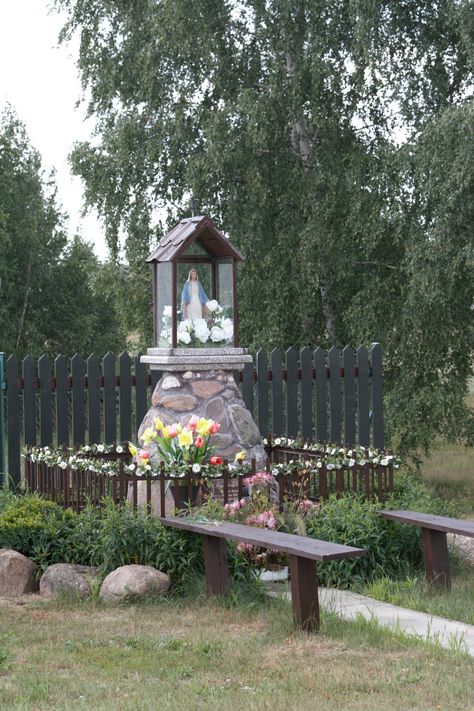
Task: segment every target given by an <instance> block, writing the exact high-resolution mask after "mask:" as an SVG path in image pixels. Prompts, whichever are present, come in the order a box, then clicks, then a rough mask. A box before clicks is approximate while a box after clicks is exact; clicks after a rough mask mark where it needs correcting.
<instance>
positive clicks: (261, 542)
mask: <svg viewBox="0 0 474 711" xmlns="http://www.w3.org/2000/svg"><path fill="white" fill-rule="evenodd" d="M160 521H161V522H162V523H163V524H164V525H165V526H171V527H173V528H181V529H183V530H185V531H190V532H192V533H200V534H201V535H208V536H213V537H216V538H226V539H228V540H232V541H242V542H243V543H251V544H252V545H254V546H262V547H263V548H273V549H274V550H278V551H282V552H283V553H289V554H290V555H295V556H298V557H300V558H309V559H311V560H316V561H319V562H324V561H327V560H341V559H344V558H357V557H361V556H364V555H365V554H366V550H365V549H364V548H353V547H352V546H345V545H341V544H339V543H330V542H328V541H320V540H316V539H315V538H308V537H306V536H296V535H294V534H292V533H282V532H281V531H271V530H269V529H267V528H255V527H254V526H246V525H243V524H241V523H230V522H228V521H216V522H215V523H198V522H196V521H189V520H187V519H186V518H174V517H173V518H161V519H160Z"/></svg>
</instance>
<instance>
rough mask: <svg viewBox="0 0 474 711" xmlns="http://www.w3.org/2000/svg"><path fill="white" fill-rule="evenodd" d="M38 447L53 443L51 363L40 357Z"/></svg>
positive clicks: (43, 356) (47, 359)
mask: <svg viewBox="0 0 474 711" xmlns="http://www.w3.org/2000/svg"><path fill="white" fill-rule="evenodd" d="M38 377H39V413H40V446H41V447H46V446H49V445H51V444H52V443H53V408H52V404H53V396H52V389H51V362H50V360H49V358H47V357H46V356H45V355H42V356H41V358H40V359H39V361H38Z"/></svg>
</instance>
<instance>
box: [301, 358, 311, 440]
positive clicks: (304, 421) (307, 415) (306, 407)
mask: <svg viewBox="0 0 474 711" xmlns="http://www.w3.org/2000/svg"><path fill="white" fill-rule="evenodd" d="M300 366H301V435H302V437H303V439H308V440H309V439H311V438H312V436H313V362H312V357H311V351H310V349H309V348H308V347H307V346H305V347H304V348H302V349H301V352H300Z"/></svg>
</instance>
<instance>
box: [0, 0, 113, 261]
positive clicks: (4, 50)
mask: <svg viewBox="0 0 474 711" xmlns="http://www.w3.org/2000/svg"><path fill="white" fill-rule="evenodd" d="M48 4H49V0H0V111H2V110H3V108H4V106H5V104H6V103H7V102H9V103H10V104H11V105H12V106H13V107H14V108H15V109H16V111H17V113H18V116H19V118H20V119H21V121H23V123H24V124H25V125H26V129H27V131H28V134H29V136H30V139H31V143H32V145H33V146H34V147H35V148H36V149H37V150H39V152H40V153H41V155H42V158H43V165H44V167H46V168H55V170H56V181H57V185H58V191H59V199H60V201H61V203H62V206H63V210H64V211H65V212H67V213H68V215H69V217H70V221H69V229H68V232H69V234H70V235H72V234H75V233H79V234H81V235H82V236H83V237H84V238H85V239H87V241H89V242H92V243H93V244H94V248H95V250H96V253H97V254H98V255H99V256H100V257H104V256H105V254H106V247H105V241H104V237H103V230H102V228H101V226H100V224H99V223H98V221H97V220H96V219H95V217H94V216H88V217H86V218H85V219H81V217H80V210H81V206H82V186H81V181H80V179H79V178H76V177H73V176H72V175H71V172H70V170H69V166H68V162H67V156H68V153H69V152H70V150H71V148H72V146H73V143H74V141H77V140H84V139H86V138H88V136H89V135H90V133H91V124H90V122H84V109H83V108H82V107H81V108H80V109H76V107H75V104H76V101H77V99H78V98H79V96H80V83H79V80H78V77H77V72H76V67H75V49H76V47H74V46H72V45H70V46H68V47H65V46H64V45H63V46H62V47H60V48H59V47H58V46H57V45H58V42H57V37H58V34H59V30H60V29H61V27H62V25H63V24H64V18H61V17H60V16H58V15H57V14H48Z"/></svg>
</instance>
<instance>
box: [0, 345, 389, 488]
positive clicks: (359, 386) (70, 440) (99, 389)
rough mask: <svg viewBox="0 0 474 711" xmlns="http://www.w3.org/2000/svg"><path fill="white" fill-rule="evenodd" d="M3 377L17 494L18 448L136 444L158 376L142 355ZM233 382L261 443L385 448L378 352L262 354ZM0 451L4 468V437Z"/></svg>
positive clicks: (74, 361) (27, 365)
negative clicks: (294, 440)
mask: <svg viewBox="0 0 474 711" xmlns="http://www.w3.org/2000/svg"><path fill="white" fill-rule="evenodd" d="M0 360H1V354H0ZM1 371H2V369H1V367H0V374H1ZM4 375H5V377H4V380H3V382H0V397H1V400H2V402H1V408H2V410H1V412H2V414H3V415H4V421H5V433H6V450H7V458H6V459H7V466H6V468H5V467H2V468H3V471H4V472H5V469H6V474H7V475H8V476H9V477H10V481H11V482H12V483H13V484H17V483H18V482H19V481H20V478H21V459H20V453H21V447H22V445H23V444H25V445H37V444H39V445H41V446H46V445H53V446H54V445H58V446H59V445H62V444H66V445H69V444H73V445H77V446H79V445H82V444H85V443H86V442H88V443H97V442H101V441H102V442H106V443H114V442H117V441H126V440H131V439H135V438H136V433H137V430H138V427H139V426H140V423H141V421H142V419H143V417H144V416H145V414H146V412H147V410H148V408H149V406H150V401H151V394H152V392H153V389H154V387H155V385H156V383H157V382H158V380H159V378H160V376H161V373H159V372H157V371H150V370H149V369H148V366H146V365H144V364H142V363H140V356H139V355H137V356H135V357H133V358H132V357H130V356H129V355H128V354H127V353H122V354H121V355H120V356H119V357H118V358H117V357H116V356H114V355H113V354H111V353H108V354H107V355H106V356H105V357H104V358H102V359H100V358H99V357H98V356H97V355H91V356H90V357H89V358H87V360H84V359H83V358H81V357H80V356H79V355H75V356H74V357H73V358H71V359H70V360H69V359H67V358H65V357H64V356H62V355H59V356H58V357H57V358H55V359H54V361H53V362H51V360H50V359H49V358H48V357H46V356H45V355H43V356H41V358H39V360H38V361H36V360H35V359H34V358H33V357H32V356H27V357H26V358H24V359H23V361H21V362H20V361H19V360H18V359H17V358H16V357H15V356H10V357H9V358H8V359H6V361H5V366H4ZM235 375H236V379H237V381H238V382H239V385H240V387H241V391H242V396H243V399H244V401H245V404H246V406H247V407H248V409H249V410H250V411H251V412H252V414H253V416H254V418H255V421H256V422H257V424H258V427H259V429H260V432H261V433H262V436H266V435H267V433H268V432H270V431H271V432H273V434H274V435H286V436H288V437H295V436H296V435H298V434H301V436H302V437H304V438H305V439H307V440H313V441H319V442H327V441H330V442H336V443H344V444H346V445H351V444H356V443H359V444H362V445H364V446H368V445H372V446H374V447H377V448H380V449H382V448H383V446H384V434H383V432H384V426H383V404H382V395H383V392H382V351H381V347H380V345H379V344H377V343H375V344H373V345H372V346H371V348H370V349H367V348H366V347H365V346H361V347H359V348H357V350H354V349H352V348H351V347H350V346H346V347H345V348H344V349H342V350H341V349H339V348H331V349H330V350H329V351H328V352H326V351H324V350H323V349H322V348H316V350H314V351H313V350H311V349H310V348H303V349H302V350H301V351H300V352H298V351H297V350H295V349H294V348H289V349H288V350H287V351H286V352H285V353H282V351H280V350H278V349H274V350H273V351H271V353H267V351H264V350H260V351H258V353H257V354H256V358H255V365H252V364H248V365H247V366H246V367H245V369H244V370H243V371H242V373H236V374H235ZM1 423H2V418H1V416H0V425H1ZM2 433H3V428H2ZM0 447H1V451H0V467H1V466H2V461H3V456H4V447H3V445H2V437H1V436H0ZM1 474H2V472H0V475H1Z"/></svg>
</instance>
